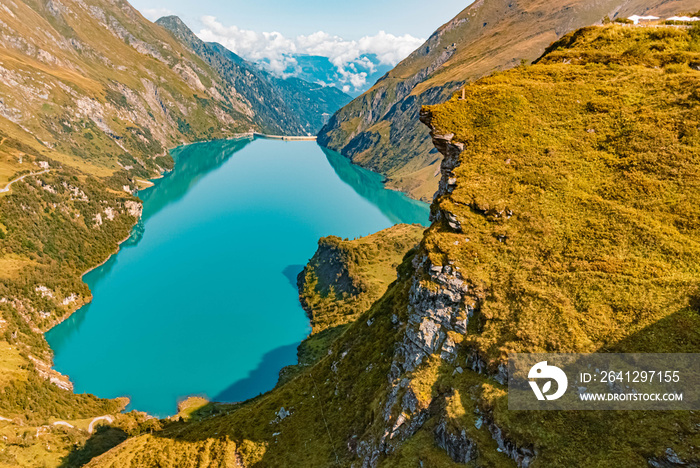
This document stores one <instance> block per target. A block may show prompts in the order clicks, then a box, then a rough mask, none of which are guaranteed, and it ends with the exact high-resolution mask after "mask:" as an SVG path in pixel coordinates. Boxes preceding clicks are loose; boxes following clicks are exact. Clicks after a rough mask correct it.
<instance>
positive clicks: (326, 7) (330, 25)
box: [132, 0, 472, 92]
mask: <svg viewBox="0 0 700 468" xmlns="http://www.w3.org/2000/svg"><path fill="white" fill-rule="evenodd" d="M471 1H472V0H434V1H432V2H426V0H355V1H351V2H350V1H342V2H340V1H334V0H325V1H321V0H255V1H242V0H233V1H224V0H199V1H197V2H192V1H191V0H188V1H185V0H132V3H133V5H134V6H135V7H136V8H138V9H139V10H140V11H141V13H143V14H144V16H146V17H147V18H149V19H151V20H153V21H155V20H156V19H157V18H159V17H160V16H164V15H178V16H179V17H180V18H182V20H183V21H184V22H185V23H186V24H187V25H188V26H189V27H190V28H191V29H192V30H193V31H194V32H195V34H197V35H198V36H199V37H200V38H201V39H202V40H204V41H211V42H219V43H220V44H223V45H224V46H226V47H227V48H229V49H230V50H232V51H233V52H235V53H237V54H238V55H240V56H242V57H243V58H245V59H247V60H249V61H252V62H255V63H257V64H258V65H259V66H261V67H263V68H265V69H267V70H268V71H270V72H272V73H274V74H276V75H278V76H285V77H286V76H298V75H299V74H301V73H302V69H301V67H300V65H299V62H298V61H297V58H296V57H298V56H299V55H312V56H321V57H326V58H327V59H328V62H330V63H329V67H331V69H332V70H334V71H333V72H332V73H330V75H325V78H323V79H321V78H319V79H318V81H317V82H318V83H320V84H323V85H335V86H338V87H339V88H340V89H342V90H343V91H346V92H351V91H353V92H361V91H364V90H365V89H367V87H368V86H370V85H371V84H372V83H371V82H370V81H371V80H370V79H369V77H371V76H376V74H378V73H382V71H383V70H386V69H387V67H388V68H391V67H393V66H395V65H396V64H397V63H398V62H400V61H401V60H403V59H404V58H405V57H407V56H408V55H409V54H410V53H411V52H413V51H414V50H415V49H417V48H418V47H419V46H420V45H421V44H422V43H423V42H424V41H425V39H427V38H428V37H429V36H430V35H431V34H432V33H433V32H434V31H435V30H436V29H437V28H438V27H440V26H441V25H442V24H444V23H445V22H447V21H449V20H450V19H452V18H453V17H454V16H455V15H457V13H459V12H460V11H462V10H463V9H464V8H466V7H467V5H468V4H469V3H471Z"/></svg>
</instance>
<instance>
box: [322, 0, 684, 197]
mask: <svg viewBox="0 0 700 468" xmlns="http://www.w3.org/2000/svg"><path fill="white" fill-rule="evenodd" d="M696 9H697V2H695V1H692V0H656V1H652V2H649V1H646V0H631V1H627V0H624V1H623V0H601V1H597V2H589V1H585V0H558V1H556V2H552V1H544V0H522V1H518V2H514V1H512V0H478V1H475V2H474V3H472V4H471V5H470V6H469V7H467V8H466V9H465V10H464V11H462V12H461V13H460V14H459V15H457V16H456V17H455V18H454V19H452V20H451V21H449V22H448V23H446V24H444V25H443V26H442V27H440V28H439V29H438V30H437V31H435V33H434V34H433V35H432V36H431V37H430V38H429V39H428V40H427V41H426V42H425V44H423V45H422V46H421V47H420V48H418V49H417V50H416V51H415V52H413V53H412V54H411V55H410V56H409V57H408V58H406V59H405V60H404V61H402V62H401V63H399V64H398V65H397V66H396V67H395V68H394V69H393V70H391V71H390V72H389V73H388V74H387V75H386V76H384V77H383V78H382V79H380V80H379V82H377V83H376V84H375V85H374V86H373V87H372V88H371V89H370V90H369V91H367V92H366V93H364V94H363V95H362V96H360V97H358V98H356V99H355V100H354V101H353V102H351V103H350V104H348V105H347V106H345V107H344V108H342V109H341V110H340V111H338V112H337V113H336V114H335V115H334V116H333V117H332V118H331V120H330V121H329V123H328V124H327V125H326V126H325V127H324V128H323V129H322V130H321V132H320V133H319V140H318V141H319V143H320V144H321V145H323V146H326V147H328V148H330V149H332V150H335V151H338V152H340V153H341V154H343V155H344V156H346V157H348V158H350V159H351V160H352V161H353V162H354V163H356V164H359V165H361V166H363V167H367V168H369V169H372V170H374V171H376V172H380V173H381V174H384V175H385V176H386V177H387V178H388V186H389V187H390V188H395V189H398V190H401V191H404V192H406V193H407V194H409V195H410V196H412V197H414V198H418V199H422V200H425V201H431V200H432V196H433V194H434V193H435V190H436V189H437V186H438V181H439V177H438V176H439V167H440V162H441V161H442V156H441V155H440V154H439V153H437V152H436V151H435V150H434V148H433V147H432V145H431V143H430V137H429V136H428V133H427V131H426V130H425V128H424V127H423V126H422V125H421V124H420V123H419V122H418V114H419V111H420V107H421V105H430V104H437V103H440V102H444V101H445V100H447V99H448V98H449V97H450V96H451V95H452V93H454V92H455V91H457V90H458V89H460V88H461V87H462V86H463V85H464V83H468V82H471V81H473V80H476V79H478V78H480V77H482V76H485V75H487V74H489V73H492V72H493V71H496V70H504V69H508V68H512V67H514V66H517V65H518V64H520V63H521V61H531V60H534V59H535V58H537V57H538V56H539V55H540V54H542V52H543V51H544V50H545V48H546V47H547V46H548V45H549V44H551V43H552V42H553V41H555V40H556V39H558V38H560V37H562V36H563V35H564V34H566V33H567V32H569V31H572V30H574V29H576V28H580V27H583V26H586V25H590V24H595V23H600V21H601V20H602V19H603V17H605V16H606V15H607V16H609V17H610V18H616V17H626V16H630V15H633V14H655V15H657V16H662V15H672V14H676V13H678V12H682V11H691V10H693V11H694V10H696Z"/></svg>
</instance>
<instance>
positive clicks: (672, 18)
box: [666, 16, 700, 23]
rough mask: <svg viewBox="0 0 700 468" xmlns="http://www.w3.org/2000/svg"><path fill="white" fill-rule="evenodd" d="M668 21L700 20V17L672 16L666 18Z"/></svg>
mask: <svg viewBox="0 0 700 468" xmlns="http://www.w3.org/2000/svg"><path fill="white" fill-rule="evenodd" d="M666 21H683V22H684V23H686V22H690V21H700V18H698V17H697V16H671V17H670V18H666Z"/></svg>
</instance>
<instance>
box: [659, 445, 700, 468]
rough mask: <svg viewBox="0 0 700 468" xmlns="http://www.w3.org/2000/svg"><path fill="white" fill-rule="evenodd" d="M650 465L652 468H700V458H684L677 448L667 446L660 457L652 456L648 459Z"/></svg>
mask: <svg viewBox="0 0 700 468" xmlns="http://www.w3.org/2000/svg"><path fill="white" fill-rule="evenodd" d="M648 462H649V466H650V467H652V468H698V467H700V460H684V459H683V458H681V457H680V456H679V455H678V454H677V453H676V452H675V450H673V449H672V448H670V447H669V448H667V449H666V451H665V452H664V453H663V454H662V455H659V456H658V457H651V458H649V460H648Z"/></svg>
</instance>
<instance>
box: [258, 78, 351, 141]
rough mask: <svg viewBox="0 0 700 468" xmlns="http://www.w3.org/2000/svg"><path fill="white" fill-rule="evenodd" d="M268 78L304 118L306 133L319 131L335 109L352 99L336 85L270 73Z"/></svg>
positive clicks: (300, 116)
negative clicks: (320, 83) (314, 82)
mask: <svg viewBox="0 0 700 468" xmlns="http://www.w3.org/2000/svg"><path fill="white" fill-rule="evenodd" d="M268 79H269V80H270V81H271V82H272V84H273V85H274V86H275V87H276V88H277V91H278V92H279V93H280V95H281V96H282V99H283V100H284V102H285V103H286V104H287V106H288V107H289V108H290V109H292V110H293V111H294V112H295V113H296V114H297V115H298V116H299V118H300V119H301V120H302V122H303V123H304V130H305V132H306V133H310V134H315V133H318V131H319V130H320V129H321V128H322V127H323V126H324V125H325V124H326V123H328V120H329V119H330V118H331V115H333V113H334V112H335V111H337V110H338V109H340V108H341V107H343V106H344V105H346V104H347V103H349V102H350V101H352V97H350V96H349V95H348V94H345V93H344V92H342V91H341V90H339V89H338V88H336V87H334V86H322V85H318V84H313V83H309V82H308V81H305V80H302V79H300V78H294V77H288V78H277V77H275V76H272V75H268Z"/></svg>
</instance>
